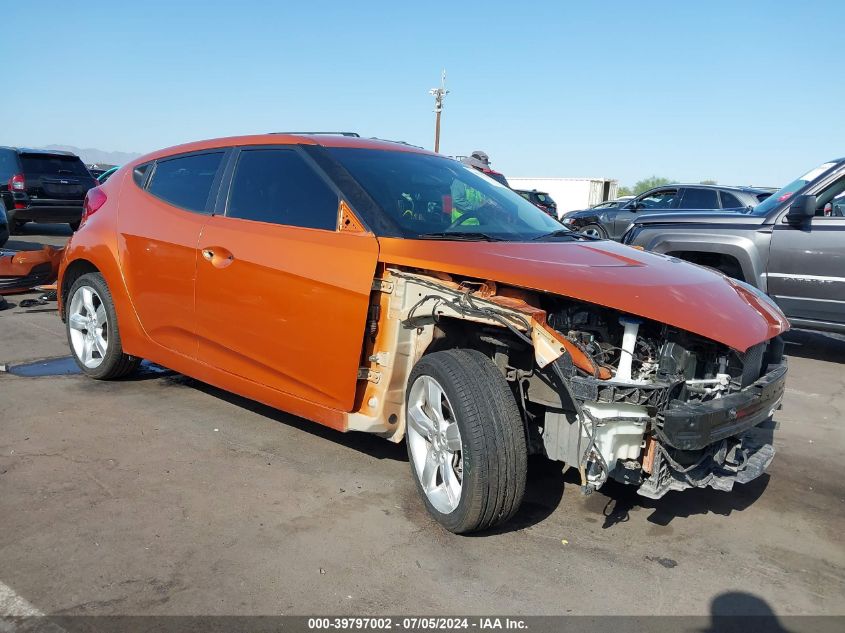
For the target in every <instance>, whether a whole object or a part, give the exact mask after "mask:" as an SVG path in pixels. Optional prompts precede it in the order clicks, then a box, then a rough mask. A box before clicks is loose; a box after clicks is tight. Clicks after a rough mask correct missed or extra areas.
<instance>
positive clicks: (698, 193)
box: [678, 189, 719, 209]
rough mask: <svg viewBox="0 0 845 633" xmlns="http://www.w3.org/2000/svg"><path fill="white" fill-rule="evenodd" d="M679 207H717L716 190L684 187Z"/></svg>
mask: <svg viewBox="0 0 845 633" xmlns="http://www.w3.org/2000/svg"><path fill="white" fill-rule="evenodd" d="M678 208H679V209H718V208H719V201H718V200H717V191H716V190H715V189H684V197H683V198H681V204H680V205H678Z"/></svg>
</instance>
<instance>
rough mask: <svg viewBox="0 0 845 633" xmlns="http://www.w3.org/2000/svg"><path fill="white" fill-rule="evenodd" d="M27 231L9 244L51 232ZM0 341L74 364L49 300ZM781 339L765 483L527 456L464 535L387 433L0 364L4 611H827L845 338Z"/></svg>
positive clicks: (840, 560) (9, 322) (843, 571)
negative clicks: (594, 468)
mask: <svg viewBox="0 0 845 633" xmlns="http://www.w3.org/2000/svg"><path fill="white" fill-rule="evenodd" d="M27 231H28V233H29V234H28V235H26V236H22V237H16V238H14V239H13V240H12V241H11V242H10V243H9V244H8V245H7V246H6V248H24V247H26V248H31V247H35V246H37V244H38V243H52V244H61V243H62V242H63V241H64V240H65V239H66V236H67V231H66V230H65V228H64V227H43V226H42V227H37V226H35V227H33V226H30V227H27ZM45 234H48V235H45ZM27 296H36V295H34V294H33V295H23V296H17V297H10V299H11V300H12V303H14V304H17V303H18V301H19V300H20V299H21V298H25V297H27ZM0 334H2V344H0V364H6V365H15V364H19V363H26V362H28V361H34V360H37V359H51V358H60V359H61V358H62V357H66V356H67V355H68V348H67V343H66V340H65V334H64V330H63V326H62V324H61V322H60V321H59V319H58V317H57V316H56V313H55V310H54V304H51V305H47V306H38V307H35V308H31V309H21V308H20V307H13V308H11V309H9V310H6V311H4V312H0ZM787 352H788V354H789V356H790V377H789V382H788V388H787V395H786V399H785V402H784V407H783V409H782V410H781V411H779V412H778V413H777V414H776V417H775V419H776V420H777V421H778V422H779V424H780V429H779V430H778V432H777V435H776V446H777V449H778V455H777V456H776V457H775V461H774V463H773V464H772V467H771V469H770V474H769V475H766V476H764V477H762V478H760V479H758V480H757V481H755V482H753V483H751V484H748V485H745V486H739V487H737V488H736V489H735V490H734V491H733V492H732V493H720V492H715V491H710V490H696V491H690V492H683V493H670V494H669V495H667V496H666V497H665V498H664V499H662V500H660V501H650V500H647V499H643V498H640V497H638V496H637V495H636V494H635V493H634V492H633V490H632V489H630V488H627V487H624V486H621V485H614V484H613V483H611V484H608V485H607V486H605V488H603V489H602V490H601V491H600V492H599V493H596V494H594V495H592V496H590V497H586V498H585V497H582V496H581V495H580V492H579V489H578V482H577V477H575V476H573V475H572V474H571V473H569V474H565V475H564V474H562V473H561V469H560V468H559V466H558V465H556V464H554V463H550V462H546V461H544V460H534V461H532V462H531V469H530V474H529V487H528V493H527V499H526V502H525V504H524V506H523V509H522V511H521V512H520V513H519V515H518V516H517V517H516V519H515V520H514V521H513V522H512V523H511V524H510V525H508V526H506V527H505V528H504V529H501V530H499V531H497V532H495V533H491V534H483V535H475V536H464V537H460V536H454V535H451V534H449V533H447V532H445V531H444V530H442V529H441V528H439V527H438V525H437V524H435V523H434V522H433V521H432V520H430V519H429V518H428V516H427V515H426V513H425V511H424V509H423V507H422V504H421V503H420V501H418V499H417V497H416V492H415V490H414V488H413V482H412V480H411V475H410V472H409V467H408V463H407V458H406V455H405V449H404V446H402V445H399V446H396V445H393V444H390V443H388V442H386V441H384V440H381V439H379V438H375V437H369V436H366V435H362V434H345V435H344V434H339V433H336V432H333V431H330V430H327V429H324V428H321V427H319V426H317V425H314V424H312V423H309V422H307V421H304V420H301V419H298V418H294V417H291V416H289V415H286V414H284V413H281V412H278V411H274V410H271V409H268V408H266V407H264V406H261V405H258V404H256V403H253V402H250V401H247V400H244V399H242V398H239V397H236V396H233V395H230V394H227V393H224V392H221V391H219V390H216V389H213V388H211V387H208V386H206V385H203V384H201V383H198V382H196V381H193V380H189V379H187V378H185V377H183V376H180V375H177V374H172V373H167V372H165V373H161V372H156V371H146V372H142V373H141V374H140V375H139V376H137V377H136V378H134V379H129V380H124V381H121V382H111V383H106V382H96V381H93V380H89V379H87V378H84V377H82V376H80V375H78V374H75V373H71V374H69V375H59V376H56V375H45V376H41V377H21V376H15V375H10V374H8V373H0V403H2V409H0V605H3V604H5V605H9V604H17V605H18V607H19V608H20V605H27V606H26V608H28V609H32V610H37V611H40V612H43V613H50V614H85V615H93V614H98V615H99V614H242V615H245V614H315V613H317V614H319V613H332V614H356V615H364V614H409V613H412V614H446V615H449V614H457V613H460V614H482V615H483V614H490V613H499V614H501V613H509V614H643V615H646V614H699V615H707V614H710V613H711V612H712V610H713V605H714V601H716V603H717V604H719V605H720V607H719V608H720V609H721V610H722V612H736V613H747V614H757V613H761V614H766V613H775V614H777V615H778V616H782V615H789V614H845V546H844V545H843V542H845V539H843V528H845V485H843V476H845V475H843V467H842V455H843V449H845V431H843V428H845V427H843V419H845V371H843V363H844V362H845V339H843V338H842V337H836V336H828V335H823V334H819V333H809V332H792V333H790V334H789V345H788V346H787ZM68 367H71V366H70V365H68V364H67V362H66V361H62V360H59V361H56V362H50V363H47V364H46V365H45V366H44V367H43V368H42V369H43V370H44V372H43V373H47V374H51V373H56V372H62V371H63V369H67V368H68ZM4 600H5V602H4ZM12 611H14V609H12ZM0 615H2V614H0Z"/></svg>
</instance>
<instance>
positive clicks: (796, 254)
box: [622, 158, 845, 332]
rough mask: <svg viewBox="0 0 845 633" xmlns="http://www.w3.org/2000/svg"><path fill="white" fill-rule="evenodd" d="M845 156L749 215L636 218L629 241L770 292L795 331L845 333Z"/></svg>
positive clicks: (779, 194) (772, 197)
mask: <svg viewBox="0 0 845 633" xmlns="http://www.w3.org/2000/svg"><path fill="white" fill-rule="evenodd" d="M843 202H845V158H841V159H838V160H834V161H830V162H827V163H824V164H823V165H821V166H819V167H817V168H816V169H813V170H811V171H809V172H807V173H806V174H804V175H803V176H801V177H800V178H798V179H797V180H795V181H793V182H791V183H790V184H788V185H787V186H786V187H784V188H783V189H781V190H780V191H778V192H776V193H775V194H774V195H772V196H771V197H769V198H767V199H766V200H764V201H763V202H761V203H760V204H759V205H757V206H756V207H755V208H754V210H753V211H752V212H751V213H748V214H742V215H727V214H724V213H722V214H717V213H710V214H703V213H694V214H680V213H674V214H661V215H650V216H647V217H642V218H637V220H636V221H635V222H634V224H633V225H632V226H631V228H630V229H629V230H628V232H627V233H626V234H625V236H624V238H623V240H622V241H623V242H624V243H625V244H634V245H637V246H641V247H644V248H647V249H649V250H652V251H655V252H658V253H664V254H666V255H672V256H674V257H677V258H680V259H685V260H687V261H691V262H694V263H697V264H701V265H703V266H707V267H710V268H715V269H718V270H720V271H722V272H723V273H725V274H726V275H728V276H730V277H733V278H734V279H740V280H742V281H744V282H747V283H749V284H751V285H753V286H755V287H756V288H759V289H760V290H762V291H764V292H766V293H768V294H769V295H770V296H771V297H772V299H774V301H775V303H777V305H778V306H779V307H780V308H781V310H783V312H784V313H786V315H787V316H788V317H789V320H790V321H791V322H792V325H793V326H795V327H800V328H809V329H814V330H828V331H833V332H845V214H843V213H842V210H843V206H845V205H844V204H843Z"/></svg>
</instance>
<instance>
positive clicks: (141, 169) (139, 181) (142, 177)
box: [132, 163, 152, 189]
mask: <svg viewBox="0 0 845 633" xmlns="http://www.w3.org/2000/svg"><path fill="white" fill-rule="evenodd" d="M150 165H152V163H144V164H143V165H138V166H137V167H135V169H133V170H132V178H133V179H134V180H135V184H136V185H138V186H139V187H141V188H142V189H143V188H144V185H145V184H147V174H148V173H149V172H150Z"/></svg>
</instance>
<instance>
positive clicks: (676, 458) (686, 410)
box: [638, 361, 786, 499]
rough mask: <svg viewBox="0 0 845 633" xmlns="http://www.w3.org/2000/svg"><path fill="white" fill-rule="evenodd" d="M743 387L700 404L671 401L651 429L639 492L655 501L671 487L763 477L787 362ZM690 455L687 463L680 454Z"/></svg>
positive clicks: (722, 486)
mask: <svg viewBox="0 0 845 633" xmlns="http://www.w3.org/2000/svg"><path fill="white" fill-rule="evenodd" d="M768 369H769V370H768V371H767V373H766V374H765V375H764V376H762V377H761V378H760V379H759V380H757V381H756V382H754V383H753V384H751V385H749V386H748V387H746V388H745V389H743V390H742V391H740V392H738V393H735V394H731V395H729V396H726V397H724V398H719V399H717V400H711V401H709V402H705V403H698V404H689V403H676V405H675V406H672V405H670V406H669V407H668V408H667V409H666V411H665V412H664V419H663V422H664V423H663V425H662V427H658V428H656V429H655V442H654V444H655V446H654V451H655V455H654V461H653V464H652V465H651V468H650V470H651V474H650V476H649V477H648V478H646V479H645V480H644V481H643V483H642V485H641V486H640V488H639V490H638V493H639V494H641V495H643V496H645V497H649V498H651V499H659V498H660V497H662V496H663V495H665V494H666V493H667V492H669V491H671V490H686V489H688V488H704V487H710V488H714V489H716V490H724V491H729V490H731V489H732V488H733V486H734V484H735V483H748V482H749V481H752V480H754V479H756V478H757V477H759V476H760V475H762V474H763V473H764V472H765V471H766V469H767V468H768V467H769V464H771V462H772V459H773V458H774V456H775V449H774V446H773V436H774V429H775V423H774V422H773V421H772V419H771V416H772V414H773V413H774V411H775V410H776V409H777V408H778V407H779V406H780V403H781V400H782V399H783V392H784V387H785V382H786V363H785V361H784V362H783V363H781V364H779V365H775V366H769V368H768ZM690 454H692V455H695V456H696V459H695V460H694V461H692V463H689V460H684V462H683V463H680V461H681V456H682V455H686V456H689V455H690Z"/></svg>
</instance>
